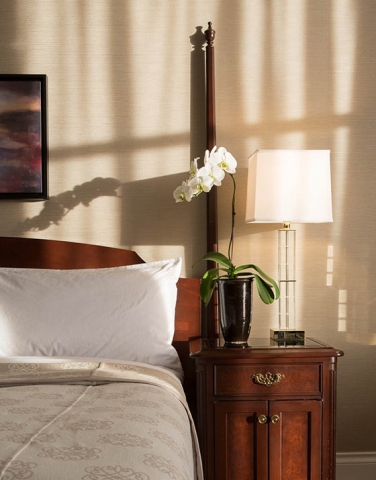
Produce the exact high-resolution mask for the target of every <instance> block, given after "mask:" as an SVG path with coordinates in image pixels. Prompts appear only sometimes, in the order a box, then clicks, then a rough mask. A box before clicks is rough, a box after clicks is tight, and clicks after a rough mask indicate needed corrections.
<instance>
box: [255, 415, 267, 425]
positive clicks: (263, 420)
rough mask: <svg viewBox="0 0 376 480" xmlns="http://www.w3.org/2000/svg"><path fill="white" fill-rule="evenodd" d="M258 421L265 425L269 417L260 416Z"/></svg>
mask: <svg viewBox="0 0 376 480" xmlns="http://www.w3.org/2000/svg"><path fill="white" fill-rule="evenodd" d="M257 421H258V422H259V423H261V424H262V425H263V424H264V423H266V422H267V421H268V417H267V416H266V415H259V416H258V417H257Z"/></svg>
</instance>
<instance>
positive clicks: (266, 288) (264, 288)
mask: <svg viewBox="0 0 376 480" xmlns="http://www.w3.org/2000/svg"><path fill="white" fill-rule="evenodd" d="M254 278H255V282H256V286H257V291H258V294H259V296H260V298H261V300H262V301H263V302H264V303H266V304H267V305H269V304H271V303H273V302H274V300H275V299H276V297H275V295H274V292H273V290H272V288H271V286H270V285H269V284H268V283H266V282H265V280H264V279H263V278H261V277H260V276H259V275H257V274H255V276H254Z"/></svg>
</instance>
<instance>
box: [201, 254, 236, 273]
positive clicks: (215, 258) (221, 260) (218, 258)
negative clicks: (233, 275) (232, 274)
mask: <svg viewBox="0 0 376 480" xmlns="http://www.w3.org/2000/svg"><path fill="white" fill-rule="evenodd" d="M201 260H210V261H212V262H215V263H218V264H219V265H222V266H223V267H227V268H229V269H230V270H234V269H235V266H234V264H233V263H232V262H231V260H229V259H228V258H227V257H226V255H223V253H219V252H209V253H206V254H205V255H204V256H203V257H201V258H200V259H199V260H197V262H201ZM197 262H195V263H194V265H193V266H195V265H196V263H197Z"/></svg>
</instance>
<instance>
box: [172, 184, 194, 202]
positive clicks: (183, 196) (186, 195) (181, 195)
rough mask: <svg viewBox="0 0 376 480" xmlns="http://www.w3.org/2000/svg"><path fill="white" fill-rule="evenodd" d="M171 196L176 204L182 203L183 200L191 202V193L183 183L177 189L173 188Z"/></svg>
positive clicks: (188, 187) (189, 188)
mask: <svg viewBox="0 0 376 480" xmlns="http://www.w3.org/2000/svg"><path fill="white" fill-rule="evenodd" d="M173 195H174V198H175V201H176V203H178V202H184V200H186V201H187V202H190V201H191V200H192V196H193V193H192V189H191V187H190V186H189V185H188V183H187V182H183V183H182V184H181V185H180V186H179V187H177V188H175V190H174V193H173Z"/></svg>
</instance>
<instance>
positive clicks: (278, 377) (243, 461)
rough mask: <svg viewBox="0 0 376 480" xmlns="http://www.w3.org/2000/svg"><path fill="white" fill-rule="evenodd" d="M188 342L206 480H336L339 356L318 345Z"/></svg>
mask: <svg viewBox="0 0 376 480" xmlns="http://www.w3.org/2000/svg"><path fill="white" fill-rule="evenodd" d="M298 343H299V344H294V343H291V344H290V343H287V344H281V343H278V342H275V341H273V340H269V339H251V340H250V346H249V347H248V348H224V347H223V346H221V344H220V341H219V340H210V339H200V340H194V341H192V342H191V344H190V351H191V357H192V358H193V359H194V360H195V362H196V378H197V430H198V436H199V440H200V446H201V453H202V458H203V464H204V476H205V480H335V415H336V370H337V358H338V357H340V356H342V355H343V352H341V351H339V350H336V349H334V348H332V347H330V346H328V345H325V344H323V343H321V342H319V341H317V340H313V339H310V338H306V339H305V340H304V344H301V343H302V342H298Z"/></svg>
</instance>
